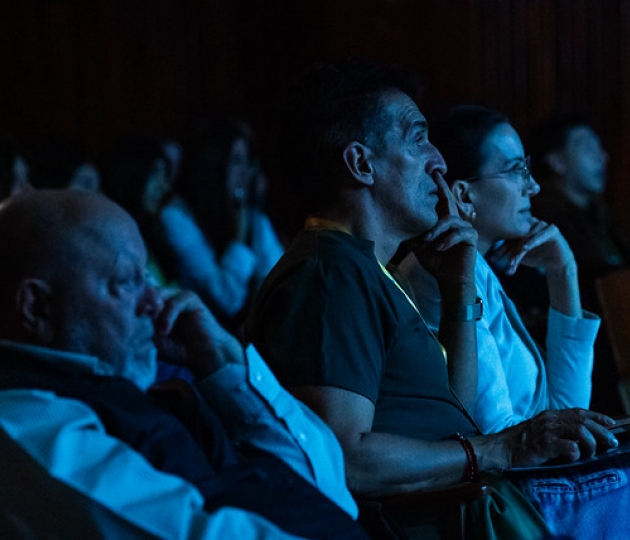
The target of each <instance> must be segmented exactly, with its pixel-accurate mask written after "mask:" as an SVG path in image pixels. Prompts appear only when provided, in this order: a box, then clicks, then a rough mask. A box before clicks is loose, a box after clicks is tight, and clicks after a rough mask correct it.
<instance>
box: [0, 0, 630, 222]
mask: <svg viewBox="0 0 630 540" xmlns="http://www.w3.org/2000/svg"><path fill="white" fill-rule="evenodd" d="M13 4H14V5H12V6H6V2H5V3H3V7H0V66H1V68H2V82H1V83H0V129H2V130H7V131H9V132H11V133H13V134H14V135H16V136H17V137H18V138H28V137H33V136H37V135H44V134H48V133H61V134H64V135H67V136H70V137H73V138H75V139H78V140H81V141H84V142H85V143H87V145H88V148H90V149H91V150H92V151H93V152H97V151H99V150H100V149H102V148H103V147H104V146H105V145H107V144H108V143H109V142H111V141H112V140H113V139H114V137H115V136H116V135H118V134H119V133H121V132H124V131H130V130H139V129H151V130H156V131H161V132H164V133H168V134H171V135H173V136H176V137H177V136H180V135H181V134H183V133H185V131H186V129H187V128H188V126H189V125H190V122H191V119H192V118H194V117H195V116H196V115H199V114H200V113H202V112H203V111H206V110H208V109H210V108H214V107H217V106H219V107H229V108H231V109H234V110H236V111H239V112H242V113H244V114H245V115H247V116H248V117H249V118H250V120H251V121H252V123H253V125H254V127H255V128H256V130H257V131H258V133H259V135H261V136H262V138H263V139H264V136H265V132H266V129H267V128H268V126H269V125H270V123H271V122H272V121H273V106H274V101H275V97H276V96H277V94H278V92H279V91H280V90H281V89H282V87H283V85H284V83H285V81H286V80H287V78H288V77H290V76H291V75H292V74H293V73H294V72H295V71H296V70H297V69H298V68H300V67H301V66H303V65H304V64H305V63H308V62H310V61H312V60H318V59H326V58H335V57H339V56H348V55H353V56H354V55H361V56H364V57H370V58H373V59H376V60H379V61H388V62H389V61H393V62H396V63H403V64H407V65H409V66H411V67H413V68H416V69H417V70H418V71H420V72H421V73H422V75H423V78H424V80H425V81H426V84H427V89H426V92H425V99H424V101H423V103H421V104H420V108H421V110H422V111H423V112H425V113H429V114H430V113H431V111H433V110H435V109H436V108H438V107H440V106H442V105H444V104H446V103H450V102H451V101H453V100H458V99H466V100H472V101H477V102H481V103H483V104H486V105H489V106H493V107H496V108H498V109H500V110H501V111H503V112H505V113H507V114H508V115H509V116H510V117H511V119H512V120H513V123H514V125H515V127H516V129H517V130H519V131H520V132H521V134H523V135H525V134H526V133H527V131H528V130H529V128H530V127H531V126H532V125H533V124H534V123H535V122H536V121H538V120H539V119H540V118H541V117H542V116H543V115H545V114H546V113H548V112H550V111H552V110H554V109H562V110H569V111H571V110H572V111H579V112H582V113H585V114H587V115H588V116H589V117H590V118H591V119H592V120H593V122H594V124H595V126H596V127H597V129H598V130H599V132H600V133H601V135H602V137H603V140H604V144H605V146H606V148H607V149H608V151H609V153H610V156H611V162H610V180H609V185H608V189H607V198H608V200H609V202H610V203H611V205H612V209H613V212H614V216H615V217H616V218H617V220H618V221H619V223H620V225H621V226H622V227H624V228H625V229H626V230H630V212H629V211H628V210H627V203H628V201H629V200H630V186H629V185H628V182H627V180H626V178H627V177H628V176H629V174H630V156H629V155H628V152H627V150H626V149H627V148H628V147H629V145H630V63H629V62H628V58H629V55H630V1H627V0H362V1H360V0H319V1H315V0H268V1H265V0H20V1H19V2H13ZM272 188H273V178H272Z"/></svg>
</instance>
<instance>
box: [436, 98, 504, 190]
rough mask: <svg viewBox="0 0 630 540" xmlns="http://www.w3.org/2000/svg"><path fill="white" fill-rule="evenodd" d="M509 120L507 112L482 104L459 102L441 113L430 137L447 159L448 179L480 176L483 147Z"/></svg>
mask: <svg viewBox="0 0 630 540" xmlns="http://www.w3.org/2000/svg"><path fill="white" fill-rule="evenodd" d="M509 123H510V121H509V120H508V118H507V117H506V116H505V115H504V114H502V113H500V112H498V111H495V110H493V109H488V108H486V107H481V106H479V105H458V106H456V107H453V108H452V109H449V110H448V111H447V112H446V113H444V114H442V115H440V116H437V117H436V118H435V119H434V120H433V121H432V122H431V123H430V129H429V138H430V140H431V142H432V143H433V144H434V145H435V146H436V147H437V149H438V150H439V151H440V153H441V154H442V157H444V161H446V166H447V167H448V172H447V174H446V175H445V177H444V178H445V180H446V181H447V182H449V183H452V182H453V181H455V180H463V179H465V178H471V177H473V176H477V175H478V174H479V169H480V168H481V165H482V164H483V161H484V159H485V156H483V155H482V154H481V149H482V146H483V142H484V141H485V139H486V137H487V136H488V135H489V133H490V132H491V131H492V130H493V129H495V128H496V127H497V126H498V125H500V124H509Z"/></svg>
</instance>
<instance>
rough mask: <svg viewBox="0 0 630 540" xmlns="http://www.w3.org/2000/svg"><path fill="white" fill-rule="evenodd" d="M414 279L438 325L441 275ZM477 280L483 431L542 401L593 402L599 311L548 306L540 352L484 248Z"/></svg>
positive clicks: (517, 418) (525, 415) (548, 405)
mask: <svg viewBox="0 0 630 540" xmlns="http://www.w3.org/2000/svg"><path fill="white" fill-rule="evenodd" d="M410 281H413V292H414V295H415V297H416V301H417V303H418V307H419V308H420V311H421V312H422V315H423V317H424V318H425V320H426V322H427V324H428V325H429V327H430V328H432V329H434V330H435V331H437V328H438V326H439V321H440V293H439V289H438V285H437V282H436V281H435V279H434V278H433V276H431V275H430V274H429V273H428V272H426V271H425V270H421V271H419V272H418V273H417V274H415V275H414V277H413V280H410ZM475 285H476V286H477V294H478V295H479V297H480V298H481V299H482V301H483V317H482V319H481V320H480V321H478V323H477V357H478V362H479V370H478V374H479V375H478V376H479V378H478V385H477V404H476V408H475V411H474V412H473V417H474V419H475V421H476V422H477V425H478V426H479V428H480V429H481V431H482V432H483V433H496V432H498V431H501V430H502V429H505V428H506V427H509V426H512V425H515V424H518V423H519V422H522V421H524V420H527V419H529V418H531V417H533V416H535V415H536V414H538V413H539V412H542V411H544V410H545V409H562V408H569V407H583V408H588V405H589V402H590V398H591V386H592V384H591V373H592V370H593V344H594V342H595V338H596V336H597V331H598V329H599V325H600V322H601V321H600V319H599V317H597V316H596V315H594V314H592V313H589V312H586V311H584V312H583V316H582V317H580V318H572V317H567V316H565V315H563V314H562V313H559V312H558V311H556V310H554V309H552V308H549V323H548V329H547V339H546V343H545V345H546V351H544V352H543V351H541V350H540V349H539V348H538V347H537V346H536V343H535V342H534V340H533V339H532V337H531V336H530V334H529V333H528V331H527V329H526V328H525V325H524V323H523V321H522V320H521V317H520V315H519V314H518V312H517V310H516V307H515V306H514V304H513V302H512V301H511V300H510V299H509V298H508V297H507V296H506V294H505V291H504V290H503V287H502V286H501V283H500V282H499V279H498V278H497V276H496V275H495V273H494V272H493V271H492V269H491V268H490V266H489V265H488V263H487V262H486V260H485V259H484V258H483V256H482V255H481V254H479V253H478V254H477V261H476V263H475Z"/></svg>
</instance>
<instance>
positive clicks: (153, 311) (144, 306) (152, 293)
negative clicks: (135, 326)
mask: <svg viewBox="0 0 630 540" xmlns="http://www.w3.org/2000/svg"><path fill="white" fill-rule="evenodd" d="M163 308H164V299H163V298H162V294H161V293H160V290H159V288H158V287H157V285H155V284H147V285H146V286H145V288H144V291H143V293H142V295H141V296H140V298H139V299H138V309H137V313H138V315H139V316H141V315H147V316H149V317H151V318H154V317H156V316H157V314H158V313H160V312H161V311H162V309H163Z"/></svg>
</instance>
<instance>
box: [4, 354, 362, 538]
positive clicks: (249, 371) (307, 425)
mask: <svg viewBox="0 0 630 540" xmlns="http://www.w3.org/2000/svg"><path fill="white" fill-rule="evenodd" d="M6 346H9V347H18V348H21V347H22V345H18V344H9V343H7V342H0V351H1V349H2V347H6ZM26 348H28V349H29V350H30V352H31V353H32V352H33V351H34V352H36V353H37V354H38V356H40V357H41V358H45V359H48V360H51V361H60V358H62V357H63V361H64V362H69V363H72V364H73V365H75V366H78V365H80V366H83V368H85V369H88V370H90V371H92V372H98V371H99V368H98V367H97V366H101V365H102V363H100V362H98V360H97V359H94V358H90V357H84V356H81V355H65V354H64V353H59V352H57V351H50V350H49V349H44V348H39V347H32V346H26ZM245 358H246V362H245V365H237V364H229V365H227V366H225V367H223V368H221V369H220V370H219V371H217V372H216V373H214V374H213V375H211V376H210V377H208V378H206V379H204V380H203V381H201V382H200V383H199V385H198V388H199V391H200V393H201V395H202V396H203V398H204V399H206V400H207V401H208V403H209V404H210V406H211V407H212V408H213V410H215V412H216V413H217V414H218V416H219V417H220V418H221V420H222V421H223V423H224V425H225V426H227V427H229V429H230V436H231V437H233V439H234V440H242V441H247V442H248V443H249V444H252V445H254V446H257V447H258V448H261V449H264V450H266V451H268V452H271V453H273V454H274V455H276V456H277V457H279V458H281V459H283V460H284V461H285V462H286V463H287V464H288V465H289V466H290V467H292V468H293V469H294V470H295V471H296V472H297V473H298V474H300V475H301V476H302V477H304V478H305V479H306V480H307V481H309V482H310V483H312V484H313V485H314V486H316V487H317V488H318V489H319V490H320V491H321V492H322V493H324V494H325V495H326V496H328V497H329V498H330V499H331V500H332V501H334V502H335V503H336V504H338V505H339V506H340V507H341V508H342V509H343V510H344V511H346V512H347V513H348V514H349V515H350V516H352V517H353V518H356V516H357V513H358V512H357V507H356V504H355V503H354V500H353V499H352V496H351V495H350V493H349V491H348V489H347V487H346V485H345V471H344V463H343V456H342V452H341V448H340V446H339V443H338V442H337V440H336V438H335V436H334V435H333V433H332V432H331V431H330V429H329V428H328V427H327V426H326V425H325V424H324V423H323V422H322V421H321V420H320V419H319V418H318V417H317V416H316V415H315V414H314V413H313V412H312V411H311V410H310V409H308V408H307V407H306V406H305V405H303V404H302V403H301V402H299V401H298V400H296V399H294V398H293V397H292V396H291V395H290V394H289V393H288V392H286V391H285V390H284V389H283V388H282V387H281V386H280V384H279V383H278V381H277V380H276V378H275V377H274V376H273V374H272V373H271V371H270V370H269V369H268V367H267V366H266V364H265V363H264V362H263V360H262V359H261V358H260V356H259V355H258V353H257V352H256V350H255V349H254V348H253V347H251V346H250V347H248V348H247V349H246V351H245ZM0 429H1V430H2V433H1V435H2V436H0V456H1V455H5V454H4V452H3V443H4V444H5V445H6V444H7V443H8V442H10V443H11V444H13V443H15V444H17V445H19V447H20V448H21V449H22V450H23V451H24V452H26V453H27V454H28V455H29V456H30V457H31V458H32V459H34V460H35V461H36V462H37V463H38V464H39V465H40V466H41V467H42V474H46V473H47V474H49V475H51V476H52V477H53V478H54V479H56V481H58V482H60V483H61V484H63V485H64V486H66V487H70V488H71V489H72V490H73V491H74V492H76V493H77V494H78V496H79V497H84V498H85V500H87V501H89V502H90V503H92V504H94V503H96V504H97V505H99V506H101V507H103V508H105V509H106V511H107V512H108V513H109V514H110V515H111V516H113V517H114V518H115V519H116V520H118V521H119V522H120V523H122V524H123V525H124V524H125V523H127V524H128V526H129V529H130V531H134V532H135V533H137V532H138V531H141V532H143V533H146V534H149V535H155V536H156V537H158V538H168V539H174V538H212V539H224V538H239V537H241V538H262V539H265V538H274V539H284V538H287V539H288V538H294V537H293V536H291V535H288V534H286V533H284V532H283V531H281V530H280V529H278V528H277V527H276V526H275V525H273V524H271V523H269V522H268V521H266V520H265V519H263V518H261V517H260V516H257V515H255V514H252V513H249V512H247V511H244V510H240V509H236V508H223V509H220V510H219V511H217V512H213V513H212V514H208V513H206V512H205V511H204V510H203V502H204V501H203V497H202V496H201V494H200V493H199V491H198V490H197V489H196V488H195V487H194V486H193V485H192V484H190V483H188V482H186V481H185V480H183V479H182V478H179V477H177V476H174V475H170V474H167V473H163V472H161V471H158V470H156V469H154V468H153V467H152V466H151V464H150V463H149V462H148V461H146V459H145V458H144V457H143V456H142V455H140V454H139V453H137V452H136V451H135V450H133V449H132V448H130V447H129V446H127V445H126V444H125V443H123V442H121V441H119V440H118V439H115V438H113V437H111V436H110V435H108V434H107V433H106V432H105V429H104V426H103V424H102V423H101V421H100V419H99V418H98V416H97V415H96V414H95V413H94V411H93V410H92V409H91V408H90V407H88V406H87V405H86V404H84V403H83V402H80V401H77V400H73V399H67V398H62V397H59V396H57V395H56V394H55V393H53V392H49V391H40V390H30V389H15V390H4V391H0ZM5 435H8V438H7V437H5ZM1 461H2V460H0V462H1ZM22 475H23V471H20V470H19V468H18V469H15V470H13V469H12V468H11V466H10V464H7V463H4V464H0V478H1V479H2V480H3V487H2V490H4V491H6V490H7V488H8V487H10V488H11V489H10V490H9V491H12V490H13V489H14V490H16V491H17V493H15V494H14V495H13V496H12V497H10V498H11V499H12V500H15V501H20V500H24V501H26V503H27V504H29V505H38V504H41V505H42V511H45V512H55V504H56V503H55V500H46V501H40V500H38V499H37V493H36V492H34V491H33V486H32V485H24V484H23V483H22V480H21V478H22ZM20 490H27V491H28V493H27V496H26V497H25V496H24V494H23V493H20ZM60 504H61V503H60ZM44 506H45V509H44ZM1 511H2V510H0V512H1ZM74 532H75V533H76V531H74ZM129 537H132V538H136V537H137V536H133V535H132V534H131V532H130V536H129Z"/></svg>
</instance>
